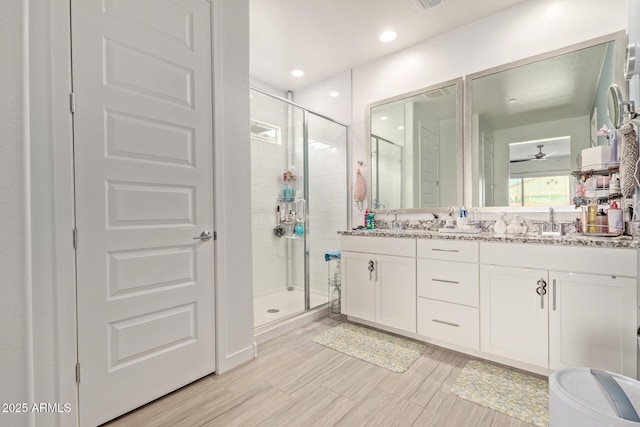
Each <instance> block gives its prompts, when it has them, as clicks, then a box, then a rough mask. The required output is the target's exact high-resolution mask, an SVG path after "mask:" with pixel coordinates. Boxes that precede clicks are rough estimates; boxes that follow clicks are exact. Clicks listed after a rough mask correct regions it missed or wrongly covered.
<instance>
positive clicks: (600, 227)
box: [596, 209, 609, 233]
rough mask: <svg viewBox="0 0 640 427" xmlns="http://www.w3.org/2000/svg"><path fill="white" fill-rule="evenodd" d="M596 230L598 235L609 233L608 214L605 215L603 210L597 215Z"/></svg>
mask: <svg viewBox="0 0 640 427" xmlns="http://www.w3.org/2000/svg"><path fill="white" fill-rule="evenodd" d="M596 230H597V232H598V233H607V232H608V231H609V222H608V220H607V214H606V213H604V210H603V209H600V210H599V211H598V213H597V214H596Z"/></svg>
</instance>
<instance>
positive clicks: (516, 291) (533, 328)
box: [480, 243, 637, 378]
mask: <svg viewBox="0 0 640 427" xmlns="http://www.w3.org/2000/svg"><path fill="white" fill-rule="evenodd" d="M480 263H481V266H480V311H481V351H482V352H486V353H490V354H495V355H498V356H502V357H506V358H509V359H513V360H517V361H521V362H525V363H529V364H532V365H536V366H541V367H545V368H550V369H559V368H563V367H570V366H574V367H575V366H588V367H593V368H598V369H604V370H607V371H612V372H617V373H620V374H623V375H626V376H630V377H632V378H636V374H637V350H636V329H637V251H636V250H629V249H610V248H575V247H572V248H569V247H559V246H545V245H525V244H503V243H481V244H480Z"/></svg>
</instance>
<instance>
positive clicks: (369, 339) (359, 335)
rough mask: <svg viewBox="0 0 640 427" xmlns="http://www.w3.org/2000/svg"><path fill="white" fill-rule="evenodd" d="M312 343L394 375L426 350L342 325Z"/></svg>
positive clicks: (405, 368) (368, 330) (418, 344)
mask: <svg viewBox="0 0 640 427" xmlns="http://www.w3.org/2000/svg"><path fill="white" fill-rule="evenodd" d="M311 341H313V342H315V343H318V344H321V345H323V346H325V347H329V348H331V349H333V350H337V351H339V352H342V353H345V354H348V355H349V356H352V357H355V358H358V359H361V360H364V361H365V362H369V363H373V364H374V365H378V366H380V367H382V368H385V369H388V370H390V371H393V372H404V371H406V370H407V369H409V368H410V367H411V365H413V362H415V361H416V360H417V359H418V357H420V355H421V354H422V353H424V351H425V350H426V349H427V346H426V345H424V344H420V343H417V342H415V341H411V340H407V339H404V338H400V337H397V336H394V335H389V334H386V333H384V332H378V331H375V330H373V329H369V328H363V327H362V326H358V325H354V324H352V323H341V324H340V325H338V326H336V327H334V328H331V329H329V330H328V331H326V332H324V333H322V334H320V335H318V336H317V337H315V338H314V339H312V340H311Z"/></svg>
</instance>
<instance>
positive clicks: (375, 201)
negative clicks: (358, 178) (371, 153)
mask: <svg viewBox="0 0 640 427" xmlns="http://www.w3.org/2000/svg"><path fill="white" fill-rule="evenodd" d="M371 138H372V139H375V141H376V151H375V152H376V176H375V182H376V194H375V198H374V194H373V193H372V194H371V202H372V204H373V209H384V208H381V207H380V141H381V140H382V141H384V142H387V143H389V144H391V145H392V146H394V147H398V148H400V207H404V161H405V159H404V154H405V153H404V147H403V146H402V145H400V144H396V143H395V142H393V141H390V140H388V139H386V138H383V137H381V136H378V135H376V134H373V133H372V134H371ZM373 180H374V177H372V181H373Z"/></svg>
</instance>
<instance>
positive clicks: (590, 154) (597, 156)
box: [582, 145, 611, 171]
mask: <svg viewBox="0 0 640 427" xmlns="http://www.w3.org/2000/svg"><path fill="white" fill-rule="evenodd" d="M610 162H611V146H610V145H598V146H595V147H591V148H585V149H584V150H582V170H583V171H587V170H590V169H606V168H607V164H608V163H610Z"/></svg>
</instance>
